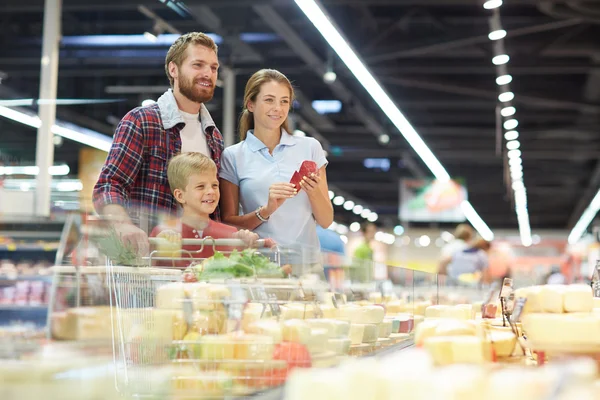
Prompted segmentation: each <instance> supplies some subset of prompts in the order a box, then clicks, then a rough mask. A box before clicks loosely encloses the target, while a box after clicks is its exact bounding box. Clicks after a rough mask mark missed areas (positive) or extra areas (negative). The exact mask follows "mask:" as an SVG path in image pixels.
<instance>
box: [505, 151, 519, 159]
mask: <svg viewBox="0 0 600 400" xmlns="http://www.w3.org/2000/svg"><path fill="white" fill-rule="evenodd" d="M508 158H521V150H510V151H509V152H508Z"/></svg>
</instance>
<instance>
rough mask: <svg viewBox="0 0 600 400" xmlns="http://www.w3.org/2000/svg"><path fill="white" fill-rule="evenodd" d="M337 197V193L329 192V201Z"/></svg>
mask: <svg viewBox="0 0 600 400" xmlns="http://www.w3.org/2000/svg"><path fill="white" fill-rule="evenodd" d="M334 196H335V193H333V192H332V191H331V190H330V191H329V200H331V199H333V197H334Z"/></svg>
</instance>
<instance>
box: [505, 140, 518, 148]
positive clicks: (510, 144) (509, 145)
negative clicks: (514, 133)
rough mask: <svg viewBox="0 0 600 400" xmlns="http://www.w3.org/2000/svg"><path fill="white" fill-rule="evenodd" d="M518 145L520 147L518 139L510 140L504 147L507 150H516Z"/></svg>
mask: <svg viewBox="0 0 600 400" xmlns="http://www.w3.org/2000/svg"><path fill="white" fill-rule="evenodd" d="M519 147H521V143H519V141H518V140H511V141H509V142H506V148H507V149H509V150H516V149H518V148H519Z"/></svg>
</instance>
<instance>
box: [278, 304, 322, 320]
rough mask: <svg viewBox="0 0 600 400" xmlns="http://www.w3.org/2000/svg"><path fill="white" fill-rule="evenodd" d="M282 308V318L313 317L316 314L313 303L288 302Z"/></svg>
mask: <svg viewBox="0 0 600 400" xmlns="http://www.w3.org/2000/svg"><path fill="white" fill-rule="evenodd" d="M280 309H281V316H280V318H281V319H283V320H286V319H304V318H312V317H313V316H314V314H313V311H312V306H311V305H304V304H294V303H288V304H286V305H283V306H281V307H280ZM305 316H306V317H305Z"/></svg>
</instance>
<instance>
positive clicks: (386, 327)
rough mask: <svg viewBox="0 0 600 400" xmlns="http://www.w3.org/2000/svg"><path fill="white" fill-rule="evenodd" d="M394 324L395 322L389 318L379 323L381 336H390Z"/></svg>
mask: <svg viewBox="0 0 600 400" xmlns="http://www.w3.org/2000/svg"><path fill="white" fill-rule="evenodd" d="M392 325H393V322H392V321H389V320H384V321H383V322H382V323H380V324H379V337H380V338H388V337H390V335H391V334H392Z"/></svg>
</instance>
